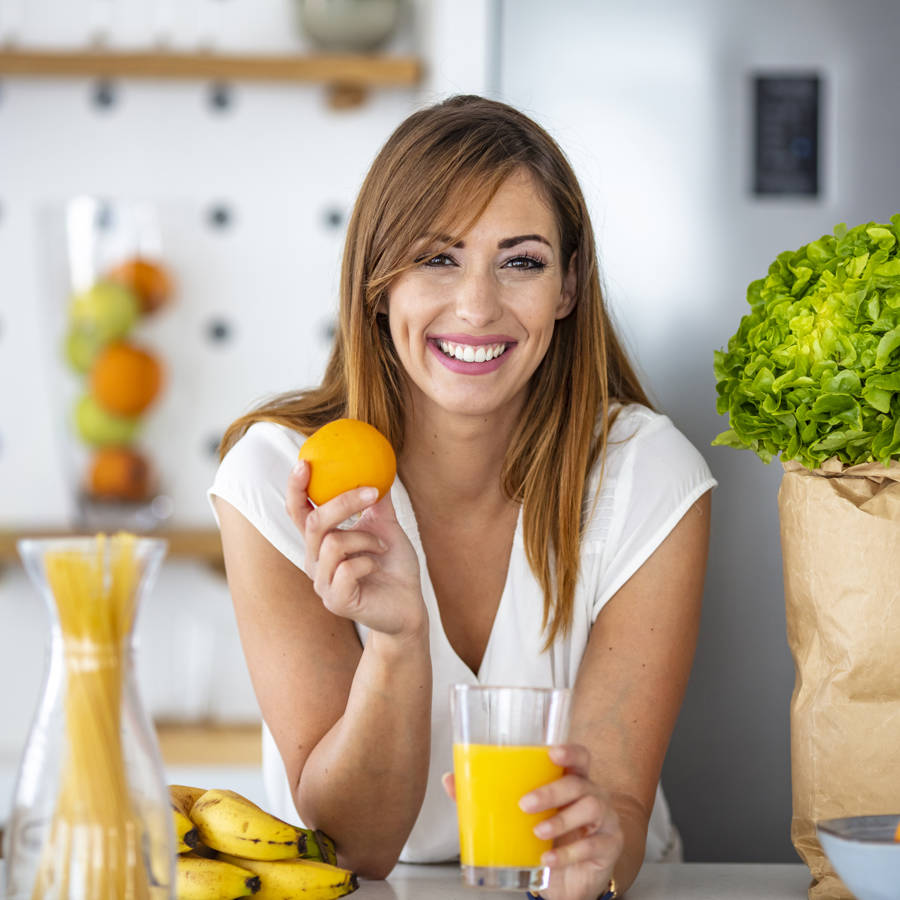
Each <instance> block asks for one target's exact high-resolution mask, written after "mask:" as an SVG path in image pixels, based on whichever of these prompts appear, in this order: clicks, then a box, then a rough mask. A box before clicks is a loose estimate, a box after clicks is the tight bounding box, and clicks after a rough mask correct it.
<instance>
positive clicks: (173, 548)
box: [0, 528, 224, 570]
mask: <svg viewBox="0 0 900 900" xmlns="http://www.w3.org/2000/svg"><path fill="white" fill-rule="evenodd" d="M78 534H88V532H78V531H70V530H67V529H65V528H58V529H54V530H45V529H33V528H30V529H25V530H23V531H0V570H2V568H3V567H4V566H5V565H9V564H10V563H13V564H15V563H18V562H19V554H18V552H17V550H16V541H17V540H19V538H24V537H29V538H41V537H74V536H76V535H78ZM141 536H146V537H159V538H165V540H167V541H168V542H169V550H168V553H167V554H166V556H167V558H173V557H175V558H180V559H185V558H187V559H198V560H201V561H202V562H205V563H208V564H209V565H211V566H213V567H214V568H216V569H219V570H224V563H223V561H222V542H221V540H220V539H219V532H218V531H216V530H215V529H195V530H160V531H153V532H147V533H146V535H143V534H142V535H141Z"/></svg>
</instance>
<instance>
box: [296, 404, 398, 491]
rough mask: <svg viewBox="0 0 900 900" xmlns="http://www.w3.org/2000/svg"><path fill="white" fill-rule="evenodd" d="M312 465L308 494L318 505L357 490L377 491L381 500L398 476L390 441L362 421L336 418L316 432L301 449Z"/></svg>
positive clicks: (305, 458)
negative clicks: (368, 488)
mask: <svg viewBox="0 0 900 900" xmlns="http://www.w3.org/2000/svg"><path fill="white" fill-rule="evenodd" d="M299 458H300V459H303V460H306V462H307V463H308V464H309V486H308V487H307V490H306V493H307V494H308V496H309V499H310V500H312V502H313V503H315V504H316V506H321V505H322V504H323V503H327V502H328V501H329V500H332V499H334V498H335V497H337V495H338V494H343V493H344V491H352V490H353V489H354V488H358V487H375V488H378V499H379V500H380V499H381V498H382V497H383V496H384V495H385V494H386V493H387V492H388V491H389V490H390V489H391V485H392V484H393V482H394V477H395V476H396V474H397V458H396V456H395V455H394V448H393V447H391V445H390V442H389V441H388V439H387V438H386V437H385V436H384V435H383V434H382V433H381V432H380V431H379V430H378V429H377V428H375V427H373V426H372V425H369V424H367V423H366V422H361V421H359V419H336V420H335V421H334V422H329V423H328V424H327V425H323V426H322V427H321V428H319V429H318V430H316V431H315V432H313V434H311V435H310V436H309V437H308V438H307V439H306V441H305V442H304V444H303V446H302V447H301V448H300V456H299Z"/></svg>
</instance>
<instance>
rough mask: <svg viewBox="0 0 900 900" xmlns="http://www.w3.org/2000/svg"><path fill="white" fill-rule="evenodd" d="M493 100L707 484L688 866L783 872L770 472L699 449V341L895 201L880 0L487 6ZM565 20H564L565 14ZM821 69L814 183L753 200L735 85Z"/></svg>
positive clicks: (708, 340)
mask: <svg viewBox="0 0 900 900" xmlns="http://www.w3.org/2000/svg"><path fill="white" fill-rule="evenodd" d="M501 7H502V28H501V35H502V40H501V43H500V59H501V65H500V72H501V77H500V80H499V90H500V93H501V95H502V96H503V98H504V99H507V100H509V101H511V102H513V103H514V104H516V105H519V106H521V107H523V108H524V109H525V110H526V111H528V112H531V113H532V114H533V115H534V116H535V117H537V118H538V119H539V121H541V122H543V123H544V124H545V125H546V126H547V127H548V128H549V130H550V131H551V132H552V133H553V134H554V135H556V136H557V137H558V138H559V139H560V140H561V141H562V143H563V146H564V148H565V149H566V150H567V152H568V153H569V155H570V157H571V159H572V162H573V165H574V166H575V168H576V171H577V172H578V175H579V177H580V178H581V180H582V184H583V187H584V189H585V193H586V195H587V199H588V202H589V205H590V207H591V211H592V215H593V217H594V222H595V227H596V230H597V235H598V246H599V254H600V267H601V271H602V272H603V273H604V276H605V281H606V286H607V299H608V302H609V304H610V307H611V309H612V310H613V312H614V314H615V317H616V319H617V320H618V322H619V323H620V326H621V330H622V332H623V333H624V335H625V337H626V339H627V343H628V345H629V347H630V349H631V350H632V352H633V354H634V357H635V358H636V360H637V362H638V364H639V366H640V369H641V372H642V374H643V376H644V378H645V381H646V384H647V386H648V387H649V389H650V391H651V395H652V396H653V398H654V400H655V401H656V402H657V403H658V404H659V406H660V407H661V408H662V409H663V410H664V411H665V412H667V413H668V414H669V415H670V416H671V417H672V418H673V419H674V421H675V423H676V424H677V425H678V426H679V427H680V428H681V429H682V430H683V431H684V432H685V433H686V434H687V435H688V437H689V438H690V439H691V440H692V441H693V442H694V444H695V445H696V446H697V447H698V448H699V449H700V450H701V452H703V454H704V455H705V457H706V459H707V461H708V462H709V464H710V466H711V468H712V470H713V473H714V475H715V476H716V478H717V479H718V481H719V486H718V488H717V489H716V490H715V491H714V492H713V536H712V544H711V552H710V560H709V569H708V575H707V590H706V596H705V600H704V614H703V622H702V627H701V634H700V644H699V648H698V653H697V660H696V664H695V667H694V673H693V677H692V680H691V684H690V687H689V690H688V695H687V699H686V703H685V706H684V709H683V711H682V714H681V717H680V719H679V723H678V727H677V729H676V733H675V737H674V739H673V743H672V746H671V747H670V750H669V754H668V757H667V761H666V767H665V770H664V787H665V788H666V791H667V795H668V797H669V800H670V803H671V805H672V808H673V814H674V815H675V818H676V821H677V822H678V824H679V826H680V827H681V829H682V833H683V836H684V839H685V847H686V853H687V855H688V858H690V859H695V860H706V861H712V860H743V861H748V862H749V861H756V860H783V861H791V860H795V859H796V855H795V853H794V851H793V848H792V847H791V844H790V838H789V831H790V818H791V796H790V771H789V769H790V759H789V729H788V703H789V698H790V693H791V689H792V686H793V668H792V664H791V660H790V657H789V653H788V649H787V643H786V639H785V621H784V594H783V584H782V575H781V551H780V545H779V525H778V515H777V506H776V494H777V490H778V483H779V481H780V478H781V471H782V470H781V466H780V465H779V464H778V463H777V462H775V463H772V464H771V465H770V466H768V467H767V466H765V465H763V464H762V463H761V462H760V461H759V460H758V459H757V458H756V457H755V456H754V455H753V454H751V453H749V452H738V451H735V450H732V449H728V448H722V447H715V448H713V447H710V446H709V443H710V441H711V440H712V439H713V437H714V436H715V435H716V434H717V433H718V432H719V431H722V430H724V429H725V428H726V427H727V422H726V421H725V420H724V419H723V418H721V417H719V416H717V415H716V412H715V379H714V376H713V370H712V362H713V351H714V350H715V349H719V348H722V347H724V346H725V344H726V342H727V340H728V338H729V337H730V336H731V335H732V334H734V333H735V331H736V330H737V327H738V323H739V320H740V318H741V316H742V315H744V314H745V313H747V312H749V306H747V304H746V300H745V294H746V288H747V284H748V283H749V282H750V281H751V280H754V279H756V278H759V277H762V276H764V275H765V273H766V271H767V269H768V266H769V264H770V263H771V261H772V260H773V259H774V258H775V256H776V254H778V253H779V252H781V251H782V250H785V249H793V248H796V247H798V246H800V245H801V244H805V243H807V242H808V241H810V240H813V239H815V238H817V237H819V236H820V235H822V234H824V233H827V232H830V231H831V229H832V228H833V227H834V225H835V224H837V223H839V222H846V223H847V224H848V225H854V224H857V223H860V222H867V221H871V220H873V219H874V220H877V221H882V222H884V221H887V220H888V218H889V217H890V215H892V214H893V213H896V212H897V211H898V209H900V173H898V168H897V152H896V148H897V146H898V141H900V101H898V98H897V94H896V91H893V90H892V89H891V85H895V84H896V83H897V81H898V78H900V66H898V63H897V54H896V52H895V51H896V41H897V36H898V34H900V5H898V4H897V3H896V2H895V0H861V2H857V3H852V4H847V3H843V2H841V0H754V2H752V3H751V2H728V3H723V2H721V0H679V2H677V3H672V2H670V0H641V2H640V3H631V4H628V3H618V4H615V3H607V2H603V3H598V2H593V0H566V2H565V3H562V4H551V3H546V2H543V0H503V2H502V4H501ZM562 8H564V9H565V15H561V14H560V13H561V9H562ZM791 72H801V73H809V72H818V73H819V74H820V75H821V76H822V79H823V94H824V96H823V99H822V123H821V124H822V133H821V139H822V155H821V162H822V178H821V181H822V192H821V195H820V196H819V197H816V198H805V197H766V198H760V197H756V196H754V195H753V194H752V193H751V191H750V184H751V167H750V160H751V156H752V146H753V145H752V104H751V102H750V101H751V76H752V75H753V74H755V73H764V74H784V73H791Z"/></svg>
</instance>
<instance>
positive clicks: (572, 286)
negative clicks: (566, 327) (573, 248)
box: [556, 252, 578, 319]
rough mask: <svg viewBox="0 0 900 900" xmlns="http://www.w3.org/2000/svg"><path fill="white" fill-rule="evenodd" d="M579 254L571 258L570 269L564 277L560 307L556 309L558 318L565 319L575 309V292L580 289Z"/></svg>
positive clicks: (574, 254)
mask: <svg viewBox="0 0 900 900" xmlns="http://www.w3.org/2000/svg"><path fill="white" fill-rule="evenodd" d="M577 256H578V254H577V252H576V253H573V254H572V256H571V257H570V258H569V267H568V269H567V270H566V274H565V276H564V277H563V285H562V291H561V292H560V295H559V306H558V307H557V308H556V318H557V319H564V318H565V317H566V316H567V315H568V314H569V313H570V312H572V310H573V309H574V308H575V292H576V290H577V288H578V274H577V268H578V267H577V266H576V262H577Z"/></svg>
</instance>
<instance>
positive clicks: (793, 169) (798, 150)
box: [753, 75, 821, 197]
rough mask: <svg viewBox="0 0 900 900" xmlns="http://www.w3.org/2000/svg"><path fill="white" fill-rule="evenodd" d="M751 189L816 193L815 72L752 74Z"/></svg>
mask: <svg viewBox="0 0 900 900" xmlns="http://www.w3.org/2000/svg"><path fill="white" fill-rule="evenodd" d="M753 99H754V157H753V158H754V166H753V192H754V193H755V194H781V195H790V194H793V195H801V196H808V197H814V196H817V195H818V194H819V179H820V172H819V168H820V167H819V110H820V99H821V90H820V78H819V76H818V75H777V76H772V75H758V76H756V77H755V78H754V80H753Z"/></svg>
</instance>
